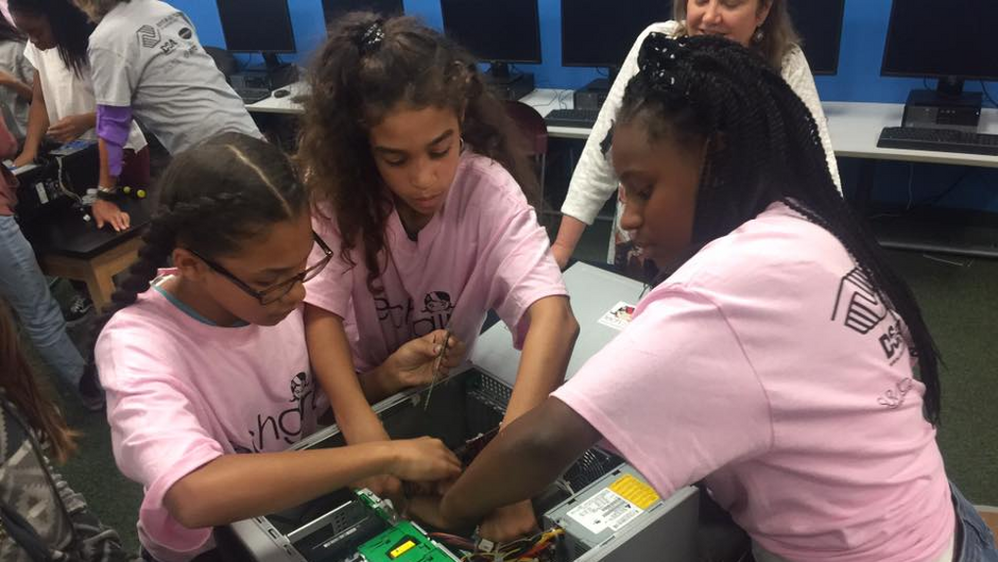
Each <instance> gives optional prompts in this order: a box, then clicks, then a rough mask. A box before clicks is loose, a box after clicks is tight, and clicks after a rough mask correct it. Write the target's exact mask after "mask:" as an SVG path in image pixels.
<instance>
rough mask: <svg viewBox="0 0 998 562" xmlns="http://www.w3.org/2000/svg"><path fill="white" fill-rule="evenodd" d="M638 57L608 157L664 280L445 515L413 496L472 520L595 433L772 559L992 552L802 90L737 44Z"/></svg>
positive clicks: (938, 560) (890, 281)
mask: <svg viewBox="0 0 998 562" xmlns="http://www.w3.org/2000/svg"><path fill="white" fill-rule="evenodd" d="M638 66H639V70H638V73H637V74H636V75H635V77H634V78H633V79H631V80H630V81H629V82H628V84H627V87H626V89H625V91H624V95H623V100H622V103H621V108H620V111H619V113H618V114H617V116H616V125H615V129H614V132H613V136H612V139H611V142H612V148H611V150H612V161H613V165H614V168H615V170H616V172H617V173H618V174H619V176H620V180H621V182H622V183H623V186H624V190H625V191H626V196H627V197H626V206H625V208H624V215H623V219H622V223H621V224H622V226H623V227H624V228H626V229H628V230H629V231H630V232H631V233H632V234H633V239H634V241H635V243H636V244H637V245H638V247H639V248H641V249H642V251H643V252H645V253H646V254H647V255H648V257H651V258H654V259H656V260H657V261H656V263H660V264H663V265H664V266H665V270H664V271H663V277H665V279H664V280H662V281H661V282H660V283H659V284H658V285H657V286H656V287H654V289H652V291H651V292H650V293H649V294H648V295H647V296H646V297H644V298H643V299H642V300H641V302H640V303H639V304H638V307H637V311H636V313H635V315H634V317H633V320H632V322H631V323H630V324H629V325H628V326H627V327H626V328H625V329H624V330H623V332H622V333H621V335H620V336H618V337H617V338H616V339H615V340H613V341H612V342H611V343H610V344H608V345H607V346H606V348H604V349H603V350H601V351H600V352H599V353H597V354H596V355H595V356H594V357H593V358H592V359H591V360H590V361H589V362H588V363H586V365H584V366H583V367H582V369H581V370H580V371H579V372H578V373H577V374H576V375H575V376H574V377H573V378H572V379H571V380H569V381H568V382H567V383H566V384H565V385H564V386H562V387H561V388H559V389H558V390H557V391H555V392H554V393H553V394H552V396H551V397H550V398H548V399H547V401H546V402H544V404H542V405H541V406H539V407H538V408H536V409H535V410H533V411H532V412H530V413H528V414H526V415H525V416H523V418H521V420H517V421H515V422H513V423H512V424H511V425H510V426H509V427H508V428H507V429H506V431H505V432H504V433H503V434H500V435H499V436H498V437H496V439H495V440H493V441H492V443H491V444H490V445H489V446H488V447H487V448H486V449H485V450H484V451H483V452H482V453H481V455H479V457H478V458H477V459H476V460H475V461H474V462H473V463H472V465H471V466H470V467H469V468H468V469H467V471H466V472H465V473H464V475H463V476H462V477H461V478H460V479H459V480H458V481H457V482H456V483H455V485H454V486H453V487H451V488H450V490H449V491H448V492H447V494H446V495H445V497H444V498H443V501H442V504H440V505H439V507H440V508H441V510H440V511H439V512H435V511H434V508H435V507H437V506H435V505H434V503H433V500H432V499H429V500H419V501H416V502H415V503H414V504H412V505H411V506H410V508H411V512H415V513H417V514H423V516H424V517H425V518H427V519H430V520H435V521H436V522H437V524H442V525H443V526H444V527H445V528H446V527H453V526H461V525H462V524H472V523H473V522H474V521H476V520H478V519H480V518H481V517H483V516H485V515H486V514H488V513H489V512H490V510H492V509H494V507H495V506H497V505H504V504H506V503H509V502H510V501H516V500H521V499H523V498H525V497H531V495H533V494H536V493H539V492H540V491H541V490H542V489H543V488H544V487H545V486H547V485H549V483H550V482H552V481H554V480H555V479H556V478H557V477H558V475H560V474H561V473H562V471H563V470H564V469H565V468H567V467H568V466H570V465H571V463H572V462H574V461H575V459H577V458H578V457H579V456H580V455H582V454H583V453H584V452H585V451H586V450H587V449H589V448H590V447H593V446H595V445H597V444H602V445H603V446H604V447H607V448H610V449H612V450H615V451H617V452H618V453H620V454H621V455H623V457H624V458H626V459H627V460H628V461H629V462H630V463H631V464H633V465H634V466H635V468H637V469H638V470H639V471H640V472H641V474H642V475H643V476H644V477H645V478H646V479H647V480H648V482H649V483H650V484H651V486H652V487H654V489H655V491H656V492H657V493H658V494H659V495H660V496H661V497H668V496H669V495H671V494H672V493H673V492H674V491H676V490H677V489H679V488H681V487H683V486H687V485H690V484H692V483H694V482H697V481H699V480H701V479H703V480H704V482H705V484H706V487H707V489H708V490H709V493H710V494H711V496H712V497H713V499H714V500H716V501H717V502H718V503H719V504H720V505H721V506H722V507H723V508H725V509H726V510H728V511H729V512H730V513H731V515H732V517H733V518H734V520H735V522H736V523H738V524H739V525H740V526H742V527H743V528H744V529H745V530H746V531H747V532H748V534H749V536H750V537H751V538H752V540H753V542H754V545H753V550H754V554H755V559H756V560H759V561H760V562H786V561H797V562H800V561H805V560H806V561H808V562H952V561H958V560H965V561H968V562H969V561H988V562H996V561H998V551H996V549H995V543H994V537H993V536H992V535H991V533H990V531H988V530H987V527H986V526H985V525H984V522H983V521H982V520H981V518H980V516H979V515H978V514H977V513H976V511H975V510H974V509H973V508H972V507H971V506H970V504H969V503H968V502H967V500H966V499H965V498H963V496H962V495H960V493H959V491H958V490H957V489H956V487H955V486H952V485H951V484H950V483H949V482H948V481H947V477H946V469H945V467H944V464H943V458H942V455H941V454H940V451H939V447H938V445H937V443H936V425H937V424H938V423H939V420H940V397H941V394H940V372H939V371H940V369H939V357H938V353H937V351H936V347H935V345H934V343H933V339H932V335H931V333H930V332H929V329H928V327H927V326H926V323H925V320H924V319H923V317H922V313H921V311H920V309H919V306H918V303H917V301H916V300H915V297H914V295H913V294H912V292H911V289H910V288H909V287H908V286H907V284H906V283H905V282H904V281H903V280H902V279H901V278H900V277H899V276H898V275H897V274H896V273H895V272H894V271H893V270H892V269H891V267H890V264H889V263H888V260H887V258H886V256H884V254H883V252H882V250H881V249H880V248H879V246H878V244H877V241H876V240H875V239H874V238H873V236H871V235H870V234H868V230H867V229H866V228H865V227H864V225H863V224H862V222H861V219H860V218H858V217H856V215H854V214H853V213H852V211H851V209H850V208H849V207H848V205H847V204H846V203H845V201H844V200H843V199H842V197H841V196H840V195H839V192H838V190H837V188H836V185H835V183H834V181H833V178H832V175H831V173H830V172H829V170H828V166H827V161H826V159H825V152H824V148H823V147H822V145H821V140H820V136H819V135H818V126H817V124H816V123H815V120H814V118H813V116H812V114H811V112H810V111H809V110H808V108H807V106H806V105H805V104H804V103H803V102H802V101H801V99H800V98H799V97H798V96H797V95H796V93H795V92H794V91H793V90H792V89H791V88H790V87H789V86H788V85H787V83H786V82H785V81H784V80H783V79H782V78H781V77H780V76H779V75H778V74H777V73H776V72H774V71H773V70H772V69H771V68H768V67H766V66H765V65H764V63H763V62H762V61H761V59H759V58H758V57H757V56H755V55H754V54H752V52H751V51H749V50H748V49H745V48H744V47H742V46H741V45H738V44H737V43H734V42H731V41H726V40H722V39H718V38H714V37H692V38H681V39H678V40H676V39H673V38H670V37H669V36H667V35H665V34H657V33H653V34H651V35H649V36H648V37H647V38H646V39H645V42H644V43H643V44H642V46H641V48H640V51H639V55H638ZM524 459H529V460H530V462H524ZM632 507H634V508H635V509H638V508H637V507H636V506H632Z"/></svg>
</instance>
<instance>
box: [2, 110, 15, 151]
mask: <svg viewBox="0 0 998 562" xmlns="http://www.w3.org/2000/svg"><path fill="white" fill-rule="evenodd" d="M15 154H17V139H15V138H14V135H13V134H12V133H11V132H10V129H8V128H7V124H6V123H5V122H4V120H3V119H0V158H11V157H13V156H14V155H15Z"/></svg>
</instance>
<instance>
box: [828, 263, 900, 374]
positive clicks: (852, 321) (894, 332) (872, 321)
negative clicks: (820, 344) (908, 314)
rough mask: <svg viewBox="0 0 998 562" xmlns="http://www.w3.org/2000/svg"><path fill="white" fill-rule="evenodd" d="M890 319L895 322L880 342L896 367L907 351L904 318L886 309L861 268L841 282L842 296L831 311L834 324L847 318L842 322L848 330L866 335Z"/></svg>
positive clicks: (890, 324)
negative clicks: (839, 319)
mask: <svg viewBox="0 0 998 562" xmlns="http://www.w3.org/2000/svg"><path fill="white" fill-rule="evenodd" d="M888 316H890V317H891V320H892V321H891V322H890V323H889V325H887V326H886V327H885V328H884V329H883V333H882V334H880V336H879V337H878V339H877V341H878V342H879V344H880V347H881V349H883V351H884V355H885V356H886V358H887V360H888V361H890V362H891V364H892V365H893V364H894V362H896V361H897V360H898V359H900V358H901V357H902V356H903V354H902V353H900V352H901V351H902V350H903V349H904V348H905V334H904V325H903V323H902V322H901V317H900V316H898V315H897V314H895V313H894V311H893V310H890V309H889V308H887V306H886V305H884V303H883V302H882V301H881V300H880V297H878V296H877V293H876V292H874V290H873V284H872V283H870V280H869V279H868V278H867V277H866V274H864V273H863V272H862V271H860V270H859V268H856V269H853V270H852V271H850V272H849V273H848V274H847V275H846V276H845V277H843V278H842V282H841V283H840V284H839V294H838V296H837V297H836V298H835V309H834V310H833V311H832V321H833V322H834V321H836V320H837V319H838V318H840V317H844V320H842V322H843V324H844V325H845V326H846V327H847V328H849V329H850V330H853V331H855V332H857V333H860V334H862V335H866V334H869V333H870V332H871V331H873V329H874V328H877V327H878V326H880V325H881V324H882V323H883V321H884V319H885V318H887V317H888Z"/></svg>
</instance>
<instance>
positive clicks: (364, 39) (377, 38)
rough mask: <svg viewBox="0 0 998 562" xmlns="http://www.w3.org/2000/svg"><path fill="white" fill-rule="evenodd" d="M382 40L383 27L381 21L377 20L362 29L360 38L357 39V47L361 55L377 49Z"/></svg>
mask: <svg viewBox="0 0 998 562" xmlns="http://www.w3.org/2000/svg"><path fill="white" fill-rule="evenodd" d="M384 40H385V28H384V26H383V25H382V21H381V20H377V21H375V22H374V23H372V24H371V25H369V26H368V27H367V29H365V30H364V33H363V34H361V36H360V40H359V41H357V47H358V48H359V49H360V54H361V56H364V55H367V54H370V53H373V52H374V51H376V50H378V48H379V47H381V43H382V42H384Z"/></svg>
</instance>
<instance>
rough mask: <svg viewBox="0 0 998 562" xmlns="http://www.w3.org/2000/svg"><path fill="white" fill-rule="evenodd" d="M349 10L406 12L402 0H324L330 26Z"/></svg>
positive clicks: (387, 12) (381, 12) (327, 23)
mask: <svg viewBox="0 0 998 562" xmlns="http://www.w3.org/2000/svg"><path fill="white" fill-rule="evenodd" d="M347 12H375V13H378V14H381V15H383V16H397V15H399V14H402V13H404V12H405V9H404V7H403V6H402V0H322V13H323V14H324V15H325V16H326V25H327V26H328V25H329V24H330V23H332V22H333V21H334V20H335V19H336V18H338V17H340V16H342V15H343V14H345V13H347Z"/></svg>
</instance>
